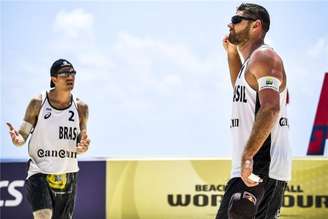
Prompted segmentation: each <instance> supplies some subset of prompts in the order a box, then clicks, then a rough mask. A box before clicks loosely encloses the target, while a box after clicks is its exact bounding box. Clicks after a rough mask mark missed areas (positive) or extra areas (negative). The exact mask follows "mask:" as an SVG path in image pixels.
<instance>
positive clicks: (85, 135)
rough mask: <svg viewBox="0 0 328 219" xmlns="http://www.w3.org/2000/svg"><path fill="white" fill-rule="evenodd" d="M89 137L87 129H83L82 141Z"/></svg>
mask: <svg viewBox="0 0 328 219" xmlns="http://www.w3.org/2000/svg"><path fill="white" fill-rule="evenodd" d="M87 138H88V135H87V130H85V129H83V130H82V131H81V141H82V140H84V139H87Z"/></svg>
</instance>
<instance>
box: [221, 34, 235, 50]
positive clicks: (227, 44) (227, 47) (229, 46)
mask: <svg viewBox="0 0 328 219" xmlns="http://www.w3.org/2000/svg"><path fill="white" fill-rule="evenodd" d="M223 48H224V49H225V51H226V52H227V53H228V54H238V50H237V46H236V45H234V44H232V43H230V41H229V36H225V37H224V38H223Z"/></svg>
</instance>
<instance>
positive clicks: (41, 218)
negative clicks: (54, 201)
mask: <svg viewBox="0 0 328 219" xmlns="http://www.w3.org/2000/svg"><path fill="white" fill-rule="evenodd" d="M33 216H34V219H51V217H52V209H41V210H37V211H34V212H33Z"/></svg>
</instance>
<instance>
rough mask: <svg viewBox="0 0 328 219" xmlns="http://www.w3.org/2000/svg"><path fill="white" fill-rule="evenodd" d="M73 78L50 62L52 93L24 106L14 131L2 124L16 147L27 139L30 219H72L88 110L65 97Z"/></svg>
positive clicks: (62, 65) (61, 64)
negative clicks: (21, 120)
mask: <svg viewBox="0 0 328 219" xmlns="http://www.w3.org/2000/svg"><path fill="white" fill-rule="evenodd" d="M75 74H76V71H75V70H74V68H73V65H72V64H71V63H70V62H69V61H67V60H65V59H59V60H57V61H55V62H54V63H53V65H52V66H51V69H50V75H51V81H50V87H51V88H53V89H51V90H50V91H49V92H44V93H42V94H41V95H39V96H37V97H35V98H33V99H32V100H31V101H30V103H29V105H28V106H27V109H26V112H25V117H24V120H23V122H22V125H21V126H20V128H19V130H18V131H17V130H15V128H14V127H13V126H12V125H11V124H10V123H7V125H8V127H9V133H10V136H11V140H12V142H13V144H15V145H16V146H21V145H23V144H24V143H25V142H26V140H27V138H28V137H29V135H30V134H31V138H30V140H29V145H28V151H29V156H30V159H29V162H28V173H27V179H26V182H25V187H26V191H27V199H28V201H29V202H30V204H31V206H32V209H33V216H34V218H35V219H51V218H56V219H59V218H60V219H69V218H72V217H73V211H74V202H75V196H76V183H77V172H78V171H79V168H78V162H77V154H81V153H84V152H86V151H87V150H88V147H89V144H90V139H89V138H88V135H87V120H88V113H89V111H88V106H87V104H85V103H83V102H82V101H81V100H79V99H77V98H74V97H73V95H72V93H71V91H72V90H73V88H74V82H75Z"/></svg>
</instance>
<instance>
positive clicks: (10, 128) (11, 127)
mask: <svg viewBox="0 0 328 219" xmlns="http://www.w3.org/2000/svg"><path fill="white" fill-rule="evenodd" d="M6 124H7V126H8V128H9V131H12V130H14V127H13V126H12V125H11V124H10V123H9V122H6Z"/></svg>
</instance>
